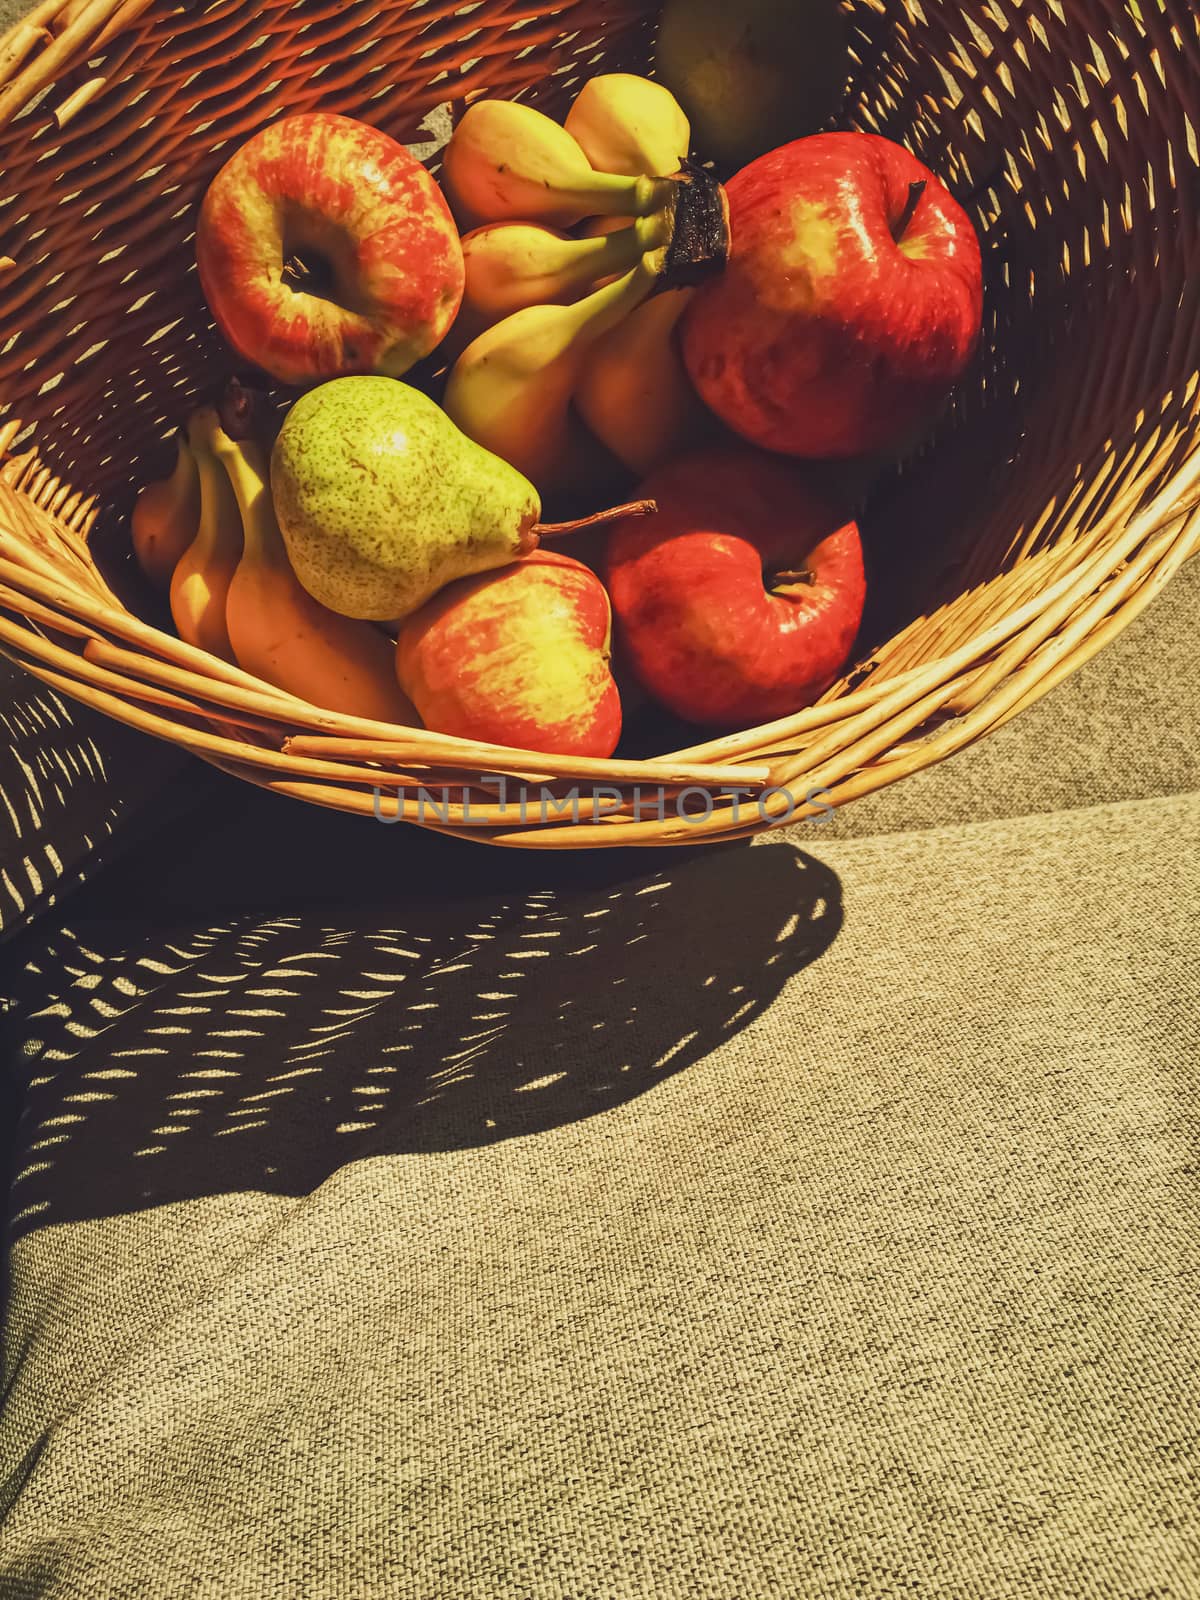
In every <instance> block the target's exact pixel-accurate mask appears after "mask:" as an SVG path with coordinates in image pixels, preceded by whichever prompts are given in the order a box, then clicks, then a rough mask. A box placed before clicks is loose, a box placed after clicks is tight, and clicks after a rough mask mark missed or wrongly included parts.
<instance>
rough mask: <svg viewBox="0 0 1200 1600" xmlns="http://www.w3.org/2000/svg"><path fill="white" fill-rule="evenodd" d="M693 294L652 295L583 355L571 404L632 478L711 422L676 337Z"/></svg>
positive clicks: (709, 428)
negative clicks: (688, 372) (573, 399)
mask: <svg viewBox="0 0 1200 1600" xmlns="http://www.w3.org/2000/svg"><path fill="white" fill-rule="evenodd" d="M693 292H694V291H693V290H691V289H674V290H670V291H668V292H667V293H665V294H656V295H654V296H652V297H651V298H650V299H649V300H645V301H643V302H642V304H641V305H639V306H635V308H634V309H633V310H632V311H631V312H630V313H629V315H628V316H627V317H626V318H625V319H624V321H622V322H619V323H618V324H617V326H616V327H615V328H612V329H610V330H609V332H608V333H606V334H605V335H604V337H603V338H602V339H600V340H599V341H598V342H597V343H596V344H595V345H594V346H593V348H592V349H591V350H590V351H589V352H588V353H587V356H586V359H585V361H584V364H583V369H582V372H581V374H580V377H579V381H578V384H577V385H576V389H575V406H576V409H577V410H578V412H579V415H580V416H581V417H582V418H583V420H584V422H585V423H587V425H588V427H589V428H590V429H591V430H592V432H593V433H594V434H595V435H596V437H597V438H598V439H599V440H600V442H601V443H602V444H603V445H605V446H606V447H607V448H608V449H609V450H611V451H612V453H613V455H615V456H616V457H617V459H618V460H619V461H622V462H624V464H625V465H626V466H627V467H628V468H629V469H630V470H631V471H633V472H637V473H646V472H650V471H652V470H653V468H655V467H657V466H659V465H660V464H661V463H662V462H664V461H666V460H667V459H668V458H669V457H670V456H672V455H675V454H677V453H678V452H679V451H680V450H681V449H683V448H684V447H685V446H686V445H687V444H688V443H689V442H694V441H697V440H699V439H702V438H703V437H704V435H705V434H706V433H709V432H711V431H713V428H714V418H713V416H712V414H711V413H710V412H709V411H707V410H706V408H705V407H704V406H703V405H702V404H701V402H700V399H699V397H698V396H697V394H696V391H695V389H694V388H693V387H692V381H691V379H690V378H689V377H688V375H687V369H686V368H685V367H684V364H683V357H682V355H681V354H680V352H679V347H678V343H677V340H676V333H677V330H678V326H679V319H680V317H681V316H682V314H683V311H684V308H685V307H686V305H687V303H688V299H689V298H690V296H691V295H692V293H693Z"/></svg>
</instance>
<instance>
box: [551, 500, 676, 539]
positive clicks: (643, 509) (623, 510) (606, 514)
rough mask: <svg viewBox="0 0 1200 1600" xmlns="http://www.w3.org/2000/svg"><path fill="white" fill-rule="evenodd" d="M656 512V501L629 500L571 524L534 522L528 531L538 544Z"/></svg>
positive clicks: (577, 519)
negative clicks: (620, 519) (625, 518)
mask: <svg viewBox="0 0 1200 1600" xmlns="http://www.w3.org/2000/svg"><path fill="white" fill-rule="evenodd" d="M657 510H658V501H657V500H629V501H627V502H626V503H625V505H623V506H609V508H608V510H607V511H593V512H592V514H591V516H590V517H577V518H576V519H575V521H573V522H535V523H534V525H533V527H532V528H531V529H530V530H529V531H530V533H531V534H533V535H534V536H535V537H536V539H537V540H538V542H539V543H540V542H541V541H542V540H543V539H561V538H562V536H563V535H564V534H566V533H578V531H579V529H580V528H595V527H598V526H599V525H600V524H601V523H605V522H616V521H617V520H618V518H620V517H648V516H651V515H653V513H654V512H655V511H657Z"/></svg>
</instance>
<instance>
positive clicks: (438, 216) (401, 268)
mask: <svg viewBox="0 0 1200 1600" xmlns="http://www.w3.org/2000/svg"><path fill="white" fill-rule="evenodd" d="M196 261H197V265H198V266H199V269H200V283H201V286H202V287H203V290H204V295H205V298H206V300H207V301H208V305H209V309H210V310H211V312H212V314H213V317H214V318H215V319H216V323H217V326H218V327H219V328H220V330H221V332H222V334H223V335H224V336H225V338H226V339H227V340H228V341H229V343H230V344H231V345H232V346H233V348H234V349H235V350H236V351H237V352H238V353H239V354H240V355H241V356H243V357H245V359H246V360H248V361H252V362H254V363H255V364H256V365H258V366H260V367H262V368H263V369H264V370H265V371H266V372H269V373H270V374H271V375H272V376H273V377H275V378H278V379H280V380H281V381H283V382H284V383H295V384H304V383H311V382H314V381H316V380H317V379H320V378H329V377H334V376H336V375H338V374H341V373H352V372H381V373H388V374H390V375H391V376H393V377H398V376H399V375H400V374H401V373H403V372H407V371H408V369H409V367H411V366H412V365H413V363H414V362H416V361H419V360H420V358H421V357H422V356H424V355H426V354H427V353H428V352H429V351H430V350H432V349H433V347H434V346H435V345H436V344H438V343H439V341H440V340H441V338H442V336H443V335H444V334H445V332H446V330H447V329H448V328H449V326H450V324H451V322H453V320H454V315H455V313H456V311H457V310H458V304H459V300H460V298H461V296H462V286H463V265H462V249H461V247H460V245H459V240H458V230H457V228H456V227H455V225H454V221H453V219H452V217H451V216H450V212H449V210H448V208H447V206H446V202H445V199H444V198H443V196H442V193H441V190H440V189H439V188H438V186H437V184H436V183H435V182H434V181H433V179H432V178H431V177H430V175H429V173H428V172H426V170H425V168H424V167H423V166H422V165H421V163H420V162H419V161H418V160H417V159H416V158H415V157H414V156H413V155H411V154H410V153H409V152H408V151H407V150H406V149H405V148H404V146H403V145H402V144H397V143H396V141H395V140H394V139H389V138H388V136H387V135H386V134H384V133H380V132H379V130H378V129H377V128H370V127H368V126H367V125H366V124H365V123H362V122H356V121H355V120H353V119H352V118H350V117H341V116H335V115H332V114H330V113H327V112H303V113H301V114H299V115H297V116H291V117H284V118H283V119H282V120H281V121H279V122H274V123H271V124H270V126H268V127H266V128H264V129H262V131H261V132H260V133H257V134H255V135H254V137H253V138H251V139H248V140H247V141H246V143H245V144H243V145H242V146H241V147H240V149H238V150H237V151H236V152H235V153H234V154H233V155H232V156H231V157H230V158H229V160H228V161H227V162H226V163H225V165H224V166H223V167H222V168H221V170H220V171H219V172H218V173H217V175H216V177H215V178H214V179H213V181H212V183H211V184H210V185H209V188H208V192H207V193H206V194H205V196H204V201H203V204H202V205H201V208H200V219H199V222H198V223H197V227H196Z"/></svg>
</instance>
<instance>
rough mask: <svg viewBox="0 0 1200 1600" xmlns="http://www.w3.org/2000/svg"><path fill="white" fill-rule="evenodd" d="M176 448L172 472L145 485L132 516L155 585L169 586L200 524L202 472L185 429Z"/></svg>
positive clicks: (142, 562) (138, 550)
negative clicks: (190, 448)
mask: <svg viewBox="0 0 1200 1600" xmlns="http://www.w3.org/2000/svg"><path fill="white" fill-rule="evenodd" d="M175 450H176V456H175V468H174V471H173V472H172V473H171V476H170V477H169V478H162V479H160V480H159V481H158V482H156V483H148V484H147V485H146V487H145V488H144V489H143V490H142V491H141V493H140V494H139V495H138V497H137V499H136V500H135V501H134V504H133V515H132V516H131V518H130V531H131V533H132V535H133V553H134V555H135V556H136V557H137V562H138V566H140V567H141V569H142V571H143V572H144V573H145V574H146V576H147V578H149V580H150V582H151V583H152V584H153V585H154V587H155V588H156V589H168V588H170V586H171V574H172V573H173V572H174V570H175V565H176V563H177V562H178V560H179V558H180V556H181V555H182V554H183V552H184V551H185V550H186V549H187V547H188V545H190V544H191V542H192V540H193V539H194V538H195V537H196V529H197V527H198V526H199V524H200V474H199V473H198V472H197V470H196V459H195V457H194V456H193V455H192V452H191V451H190V450H189V449H188V442H187V440H186V439H185V438H184V436H183V434H182V432H180V433H177V434H176V435H175Z"/></svg>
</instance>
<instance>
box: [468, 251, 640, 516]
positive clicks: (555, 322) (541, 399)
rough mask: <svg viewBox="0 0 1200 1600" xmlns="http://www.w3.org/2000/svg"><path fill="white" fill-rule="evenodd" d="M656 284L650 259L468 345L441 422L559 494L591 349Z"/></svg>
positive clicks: (525, 313)
mask: <svg viewBox="0 0 1200 1600" xmlns="http://www.w3.org/2000/svg"><path fill="white" fill-rule="evenodd" d="M658 281H659V269H658V267H657V266H656V265H654V264H653V259H652V257H650V256H647V257H645V258H644V259H643V260H642V261H641V262H639V263H638V265H637V266H636V267H635V268H634V269H633V271H632V272H628V273H626V275H625V276H624V277H623V278H619V279H618V280H617V282H616V283H612V284H609V285H608V286H607V287H606V288H603V289H597V290H595V291H594V292H593V293H592V294H590V295H588V296H586V298H585V299H583V300H578V301H576V302H575V304H574V305H569V306H557V305H549V306H530V307H528V308H527V309H526V310H524V311H517V312H514V313H513V315H512V316H511V317H506V318H505V319H504V321H503V322H498V323H496V324H495V326H494V327H491V328H488V329H487V330H486V331H485V332H484V333H481V334H480V335H479V337H478V338H477V339H475V340H473V341H472V343H471V344H469V345H468V346H467V348H466V349H465V350H464V351H463V353H462V355H461V356H459V358H458V360H457V361H456V362H455V364H454V369H453V371H452V372H451V374H450V380H449V382H448V383H447V385H446V393H445V396H444V397H443V401H442V403H443V405H444V406H445V408H446V414H447V415H448V416H449V417H450V418H451V419H452V420H453V421H454V422H455V423H456V424H457V426H458V427H460V428H461V429H462V431H463V432H464V433H465V434H466V435H467V436H468V437H469V438H471V439H474V440H475V441H476V443H477V444H481V445H483V446H484V448H485V449H487V450H491V451H493V452H494V453H495V454H496V455H498V456H500V457H502V458H503V459H504V460H505V461H507V462H509V463H510V464H511V465H512V466H514V467H516V468H517V470H518V471H519V472H522V473H524V475H525V476H526V477H527V478H529V479H531V480H532V481H533V482H534V483H535V484H536V485H537V487H538V490H539V491H540V492H541V493H542V494H548V493H550V492H551V490H553V489H555V488H559V487H562V486H564V479H565V478H566V475H567V471H568V469H569V461H570V450H571V442H570V441H571V424H572V418H571V411H570V407H571V398H572V395H573V394H574V392H575V389H576V386H577V384H578V382H579V376H580V373H581V371H582V367H583V362H584V359H585V357H586V355H587V351H588V348H589V346H591V345H593V344H594V343H595V341H596V340H597V339H599V338H600V337H601V336H602V335H603V334H605V333H607V332H608V330H609V329H610V328H615V327H616V326H617V324H618V323H619V322H621V321H622V320H623V318H625V317H627V316H628V315H629V313H630V312H631V311H632V310H633V309H634V307H635V306H637V305H640V304H641V303H642V301H644V300H645V299H646V297H647V296H648V295H649V294H650V293H651V291H652V290H653V289H654V288H655V286H656V284H657V283H658Z"/></svg>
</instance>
